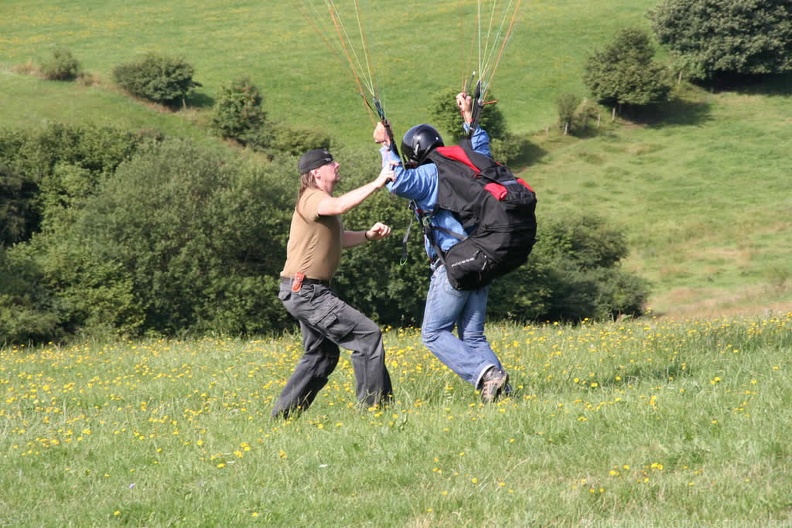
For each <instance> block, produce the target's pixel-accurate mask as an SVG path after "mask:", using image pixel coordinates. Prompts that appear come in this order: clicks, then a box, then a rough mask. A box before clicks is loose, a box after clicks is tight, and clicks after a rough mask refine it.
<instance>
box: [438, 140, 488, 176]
mask: <svg viewBox="0 0 792 528" xmlns="http://www.w3.org/2000/svg"><path fill="white" fill-rule="evenodd" d="M435 150H436V151H437V152H439V153H440V154H441V155H442V156H444V157H446V158H448V159H452V160H454V161H459V162H461V163H464V164H465V165H467V166H468V167H470V168H471V169H473V170H474V171H476V174H478V173H480V172H481V171H480V170H479V168H478V167H476V166H475V165H473V162H472V161H470V158H468V155H467V154H466V153H465V149H463V148H462V147H460V146H459V145H453V146H450V147H437V148H436V149H435Z"/></svg>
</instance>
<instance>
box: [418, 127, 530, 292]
mask: <svg viewBox="0 0 792 528" xmlns="http://www.w3.org/2000/svg"><path fill="white" fill-rule="evenodd" d="M429 159H430V160H431V161H432V162H433V163H434V164H435V165H436V166H437V169H438V173H439V188H438V193H437V205H436V206H435V210H437V209H446V210H449V211H452V212H453V213H455V214H456V216H457V218H458V219H459V221H460V223H461V224H462V226H463V227H464V228H465V231H466V232H467V231H469V230H470V229H472V231H470V234H468V235H467V236H466V235H465V234H464V233H453V232H450V231H448V230H446V229H442V228H440V227H437V226H432V225H431V224H430V222H429V221H428V220H429V219H430V218H431V215H432V212H431V211H430V212H421V211H416V212H417V213H418V214H419V216H421V220H422V222H421V223H422V225H423V229H424V234H425V235H426V236H427V238H428V239H429V241H430V243H431V244H432V247H434V249H435V252H436V253H437V255H438V257H439V258H440V259H441V260H442V262H443V263H444V264H445V267H446V274H447V275H448V281H449V283H450V284H451V285H452V286H453V287H454V288H456V289H458V290H477V289H479V288H481V287H483V286H486V285H487V284H489V283H490V282H492V280H493V279H495V278H496V277H500V276H502V275H505V274H506V273H509V272H510V271H513V270H515V269H517V268H518V267H520V266H521V265H523V264H525V262H526V261H527V260H528V255H530V253H531V250H532V249H533V246H534V244H535V243H536V214H535V211H536V193H534V190H533V189H532V188H531V186H530V185H528V184H527V183H526V182H525V181H524V180H523V179H522V178H517V177H515V176H514V174H512V172H511V171H510V170H509V169H508V168H507V167H506V166H505V165H501V164H500V163H497V162H495V161H494V160H493V159H492V158H490V157H489V156H486V155H484V154H481V153H479V152H476V151H474V150H473V148H472V146H471V144H470V140H468V139H464V140H462V142H461V143H460V145H457V146H452V147H438V148H436V149H434V150H433V151H432V152H431V153H430V154H429ZM434 230H442V231H443V232H444V233H447V234H449V235H451V236H454V237H456V238H458V239H459V240H460V241H459V242H458V243H457V244H455V245H454V246H453V247H452V248H450V249H449V250H448V251H446V252H443V251H441V250H440V246H439V244H437V242H436V240H435V236H434V232H433V231H434Z"/></svg>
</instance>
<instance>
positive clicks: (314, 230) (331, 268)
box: [281, 188, 344, 281]
mask: <svg viewBox="0 0 792 528" xmlns="http://www.w3.org/2000/svg"><path fill="white" fill-rule="evenodd" d="M328 196H330V195H329V194H327V193H326V192H324V191H323V190H321V189H315V188H309V189H306V190H305V192H303V195H302V196H301V197H300V200H299V201H298V202H297V206H296V207H295V210H294V214H293V215H292V221H291V228H290V230H289V243H288V244H287V245H286V264H285V265H284V266H283V271H282V272H281V276H283V277H294V274H295V273H297V272H301V273H304V274H305V278H307V279H318V280H326V281H329V280H331V279H332V278H333V275H335V272H336V270H337V269H338V263H339V262H340V261H341V235H342V233H343V232H344V225H343V223H342V221H341V217H340V216H319V213H318V209H319V202H321V201H322V200H323V199H325V198H327V197H328Z"/></svg>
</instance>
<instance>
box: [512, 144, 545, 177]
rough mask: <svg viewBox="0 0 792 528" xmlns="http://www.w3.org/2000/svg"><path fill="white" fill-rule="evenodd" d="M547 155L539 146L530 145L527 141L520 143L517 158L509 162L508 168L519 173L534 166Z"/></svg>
mask: <svg viewBox="0 0 792 528" xmlns="http://www.w3.org/2000/svg"><path fill="white" fill-rule="evenodd" d="M546 155H547V150H545V149H543V148H542V147H540V146H539V145H537V144H535V143H532V142H531V141H529V140H528V139H522V140H521V141H520V150H519V153H518V154H517V156H515V157H514V158H513V159H511V160H509V163H508V166H509V168H510V169H512V170H513V171H515V172H517V171H521V170H522V169H525V168H527V167H529V166H531V165H535V164H536V163H538V162H539V160H541V159H542V158H543V157H545V156H546Z"/></svg>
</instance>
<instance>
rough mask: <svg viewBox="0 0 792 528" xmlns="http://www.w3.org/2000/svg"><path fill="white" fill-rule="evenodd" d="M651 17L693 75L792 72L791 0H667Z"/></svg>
mask: <svg viewBox="0 0 792 528" xmlns="http://www.w3.org/2000/svg"><path fill="white" fill-rule="evenodd" d="M649 17H650V19H651V20H652V22H653V26H654V32H655V35H656V36H657V39H658V41H659V42H660V44H663V45H666V46H668V48H669V49H670V50H671V52H672V53H673V54H674V55H676V57H677V58H678V61H679V63H680V65H681V66H682V68H684V71H685V72H686V73H687V74H688V75H689V76H690V77H691V78H692V79H697V80H714V79H716V78H719V77H723V76H731V75H734V74H737V75H756V74H776V73H785V72H789V71H792V23H790V20H792V2H790V1H789V0H662V1H661V2H660V4H659V5H658V6H657V8H656V9H654V10H653V11H651V12H650V14H649Z"/></svg>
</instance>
